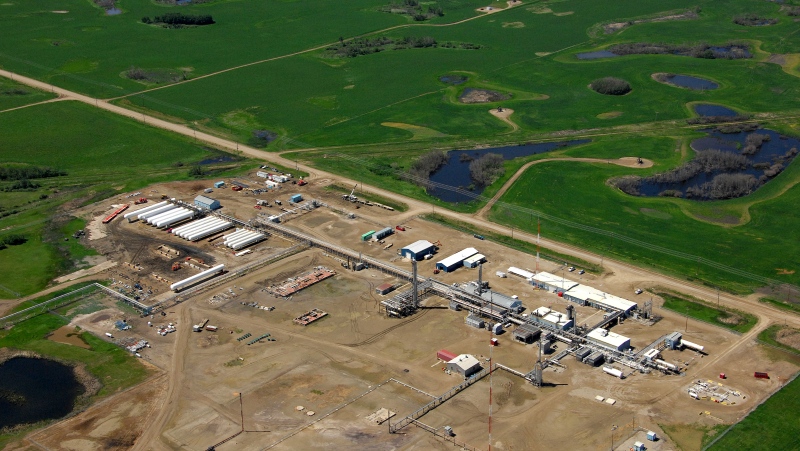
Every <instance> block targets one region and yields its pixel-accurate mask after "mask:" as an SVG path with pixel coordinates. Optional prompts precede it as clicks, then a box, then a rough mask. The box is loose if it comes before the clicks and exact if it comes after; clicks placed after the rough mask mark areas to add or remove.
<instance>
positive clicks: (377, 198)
mask: <svg viewBox="0 0 800 451" xmlns="http://www.w3.org/2000/svg"><path fill="white" fill-rule="evenodd" d="M325 189H326V190H328V191H335V192H337V193H343V194H350V192H351V191H353V188H347V187H345V186H342V185H339V184H336V183H333V184H330V185H328V186H326V187H325ZM356 193H357V194H356V196H358V197H359V198H361V199H365V200H368V201H370V202H377V203H379V204H383V205H386V206H387V207H392V208H394V209H395V211H399V212H404V211H407V210H408V205H406V204H404V203H402V202H395V201H393V200H392V199H387V198H385V197H383V196H381V195H378V194H373V193H370V192H364V191H359V190H358V189H356Z"/></svg>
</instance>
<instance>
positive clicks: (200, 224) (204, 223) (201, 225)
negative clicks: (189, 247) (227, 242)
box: [176, 218, 225, 238]
mask: <svg viewBox="0 0 800 451" xmlns="http://www.w3.org/2000/svg"><path fill="white" fill-rule="evenodd" d="M223 222H225V221H223V220H222V219H217V218H206V219H203V220H201V221H195V222H193V223H192V224H195V225H193V226H192V227H189V228H188V229H183V230H181V231H179V232H178V233H177V234H176V235H178V236H179V237H181V238H186V237H187V236H189V235H192V234H194V233H195V232H197V231H198V230H202V229H205V228H207V227H210V226H212V225H214V224H221V223H223Z"/></svg>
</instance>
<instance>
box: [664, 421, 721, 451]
mask: <svg viewBox="0 0 800 451" xmlns="http://www.w3.org/2000/svg"><path fill="white" fill-rule="evenodd" d="M659 427H661V430H663V431H664V433H666V434H667V435H668V436H669V438H670V440H672V443H674V444H675V445H676V446H678V449H680V450H684V451H688V450H700V449H702V448H703V447H704V446H706V445H708V444H709V443H710V442H711V440H713V439H714V437H716V436H717V434H719V433H720V432H721V431H723V430H725V428H727V427H728V426H727V425H725V424H718V425H716V426H705V425H700V424H670V425H666V424H659Z"/></svg>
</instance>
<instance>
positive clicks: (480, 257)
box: [464, 254, 486, 263]
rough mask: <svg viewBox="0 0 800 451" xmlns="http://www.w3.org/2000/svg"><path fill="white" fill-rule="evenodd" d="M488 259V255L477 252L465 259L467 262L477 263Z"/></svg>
mask: <svg viewBox="0 0 800 451" xmlns="http://www.w3.org/2000/svg"><path fill="white" fill-rule="evenodd" d="M484 260H486V256H485V255H483V254H475V255H473V256H472V257H470V258H467V259H465V260H464V261H465V262H470V263H475V262H482V261H484Z"/></svg>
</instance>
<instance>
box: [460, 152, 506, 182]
mask: <svg viewBox="0 0 800 451" xmlns="http://www.w3.org/2000/svg"><path fill="white" fill-rule="evenodd" d="M505 172H506V168H505V167H504V166H503V156H502V155H500V154H496V153H487V154H486V155H484V156H482V157H480V158H478V159H477V160H474V161H472V162H471V163H470V164H469V176H470V178H471V179H472V181H473V182H475V184H476V185H478V186H489V185H491V184H492V183H494V181H495V180H497V179H498V177H501V176H502V175H503V174H504V173H505Z"/></svg>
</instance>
